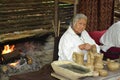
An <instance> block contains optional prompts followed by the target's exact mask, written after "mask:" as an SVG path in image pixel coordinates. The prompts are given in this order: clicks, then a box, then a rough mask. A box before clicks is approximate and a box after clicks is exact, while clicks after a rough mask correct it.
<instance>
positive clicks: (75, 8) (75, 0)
mask: <svg viewBox="0 0 120 80" xmlns="http://www.w3.org/2000/svg"><path fill="white" fill-rule="evenodd" d="M77 5H78V0H74V16H75V15H76V14H77Z"/></svg>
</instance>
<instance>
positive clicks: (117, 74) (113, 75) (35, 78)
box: [9, 64, 120, 80]
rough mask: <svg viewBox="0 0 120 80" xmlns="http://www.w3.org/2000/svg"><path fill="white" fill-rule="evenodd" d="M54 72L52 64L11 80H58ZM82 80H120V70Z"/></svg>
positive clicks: (11, 77)
mask: <svg viewBox="0 0 120 80" xmlns="http://www.w3.org/2000/svg"><path fill="white" fill-rule="evenodd" d="M52 72H53V70H52V67H51V65H50V64H47V65H45V66H44V67H43V68H41V70H39V71H34V72H29V73H24V74H19V75H13V76H10V79H9V80H58V79H56V78H54V77H52V76H51V73H52ZM80 80H120V69H119V70H118V71H114V72H110V71H109V75H108V76H107V77H100V76H99V77H85V78H81V79H80Z"/></svg>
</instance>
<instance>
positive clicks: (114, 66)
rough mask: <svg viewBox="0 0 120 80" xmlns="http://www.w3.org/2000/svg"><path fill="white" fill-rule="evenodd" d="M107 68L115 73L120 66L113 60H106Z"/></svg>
mask: <svg viewBox="0 0 120 80" xmlns="http://www.w3.org/2000/svg"><path fill="white" fill-rule="evenodd" d="M107 67H108V69H109V70H110V71H116V70H118V69H119V68H120V64H119V63H118V62H115V61H114V60H110V59H107Z"/></svg>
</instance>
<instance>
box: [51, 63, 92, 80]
mask: <svg viewBox="0 0 120 80" xmlns="http://www.w3.org/2000/svg"><path fill="white" fill-rule="evenodd" d="M51 66H52V68H53V70H54V72H55V73H56V74H59V75H61V76H63V77H65V78H68V79H71V80H77V79H79V78H81V77H86V76H93V71H91V70H90V69H89V68H87V67H86V66H83V65H79V64H76V63H74V62H71V61H53V62H52V63H51Z"/></svg>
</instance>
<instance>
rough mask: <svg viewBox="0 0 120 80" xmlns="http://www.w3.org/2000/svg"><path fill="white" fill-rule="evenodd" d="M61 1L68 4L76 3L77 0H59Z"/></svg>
mask: <svg viewBox="0 0 120 80" xmlns="http://www.w3.org/2000/svg"><path fill="white" fill-rule="evenodd" d="M59 2H64V3H67V4H74V3H75V0H59Z"/></svg>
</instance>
